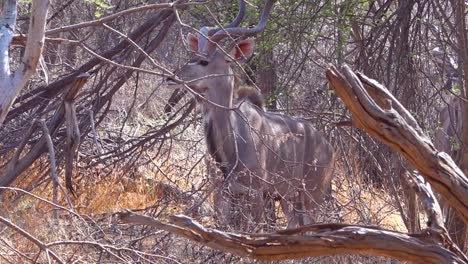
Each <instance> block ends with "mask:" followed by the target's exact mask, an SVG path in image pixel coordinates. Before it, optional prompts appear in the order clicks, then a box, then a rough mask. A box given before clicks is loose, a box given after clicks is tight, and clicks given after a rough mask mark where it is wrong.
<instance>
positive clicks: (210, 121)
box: [202, 76, 235, 176]
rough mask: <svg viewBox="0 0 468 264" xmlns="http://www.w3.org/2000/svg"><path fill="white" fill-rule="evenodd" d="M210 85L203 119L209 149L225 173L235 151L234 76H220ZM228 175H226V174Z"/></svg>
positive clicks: (204, 103)
mask: <svg viewBox="0 0 468 264" xmlns="http://www.w3.org/2000/svg"><path fill="white" fill-rule="evenodd" d="M213 84H215V85H214V86H212V87H209V89H208V91H207V93H206V95H205V99H203V100H204V101H203V103H202V107H203V121H204V126H205V138H206V143H207V147H208V151H209V153H210V154H211V156H212V157H213V158H214V159H215V160H216V162H218V163H219V164H221V165H220V168H221V170H222V171H223V173H224V174H226V173H227V171H228V170H229V167H230V166H231V165H232V164H230V163H231V162H232V161H231V155H229V153H235V138H234V132H233V127H232V125H233V124H232V118H231V117H232V115H233V114H234V113H233V112H234V111H233V110H232V107H233V103H232V97H233V90H234V89H233V88H234V78H233V77H232V76H229V78H222V79H221V78H220V80H217V81H216V82H213ZM225 176H226V175H225Z"/></svg>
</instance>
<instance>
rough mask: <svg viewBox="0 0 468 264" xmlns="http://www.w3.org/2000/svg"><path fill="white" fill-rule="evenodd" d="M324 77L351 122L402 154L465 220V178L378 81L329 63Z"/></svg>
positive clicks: (467, 217) (467, 187)
mask: <svg viewBox="0 0 468 264" xmlns="http://www.w3.org/2000/svg"><path fill="white" fill-rule="evenodd" d="M326 76H327V79H328V80H329V82H330V84H331V86H332V87H333V89H334V90H335V91H336V94H337V95H338V96H339V97H340V98H341V99H342V100H343V102H344V103H345V105H346V106H347V107H348V109H349V110H350V111H351V113H352V115H353V124H354V125H355V126H356V127H358V128H360V129H362V130H364V131H365V132H367V133H369V134H370V135H372V136H373V137H375V138H377V139H379V140H380V141H382V142H383V143H385V144H387V145H388V146H390V147H391V148H392V149H394V150H395V151H397V152H398V153H400V154H402V155H403V156H404V157H405V158H406V159H407V160H408V161H409V162H410V163H411V164H412V165H413V166H414V167H415V168H417V169H418V170H419V172H420V173H421V174H422V175H423V177H424V178H425V179H426V180H427V181H428V182H429V183H430V184H431V185H432V186H433V187H434V189H435V190H436V191H437V192H439V193H440V194H441V195H442V197H444V198H445V199H446V200H447V201H448V203H449V204H450V205H451V206H452V207H453V208H454V209H455V210H457V211H458V212H459V214H460V216H461V217H462V218H463V220H464V221H465V223H468V179H467V178H466V176H465V175H464V174H463V172H462V171H461V170H460V168H458V167H457V165H456V164H455V162H454V161H453V160H452V159H451V158H450V156H449V155H447V154H446V153H444V152H439V151H438V150H437V149H435V147H434V145H433V144H432V142H431V140H430V139H429V138H428V137H427V136H426V135H425V134H424V133H423V131H422V129H421V128H420V127H419V125H418V124H417V122H416V120H415V119H414V118H413V117H412V116H411V114H410V113H409V112H408V110H406V109H405V108H404V107H403V106H402V105H401V104H400V103H399V102H398V101H397V100H396V99H395V98H394V97H393V96H392V95H391V94H390V92H388V90H387V89H386V88H385V87H384V86H383V85H381V84H379V83H378V82H377V81H375V80H372V79H370V78H368V77H366V76H365V75H363V74H357V75H356V74H355V73H354V72H353V71H352V70H351V69H350V68H349V67H348V66H346V65H344V66H343V67H341V68H340V70H338V69H337V68H336V67H334V66H329V67H328V69H327V71H326Z"/></svg>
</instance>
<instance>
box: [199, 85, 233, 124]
mask: <svg viewBox="0 0 468 264" xmlns="http://www.w3.org/2000/svg"><path fill="white" fill-rule="evenodd" d="M233 91H234V77H233V76H225V77H223V78H216V79H215V80H213V81H212V82H211V86H210V87H209V88H208V91H207V92H206V94H205V98H204V99H202V100H203V102H202V106H203V112H204V118H205V117H206V118H214V117H215V116H220V117H223V116H224V118H223V119H226V118H227V116H226V115H227V114H228V113H230V112H232V111H231V110H230V109H232V107H233V103H232V98H233ZM225 121H226V120H225Z"/></svg>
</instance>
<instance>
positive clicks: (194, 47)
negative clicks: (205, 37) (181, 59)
mask: <svg viewBox="0 0 468 264" xmlns="http://www.w3.org/2000/svg"><path fill="white" fill-rule="evenodd" d="M187 43H188V45H189V48H190V51H193V52H197V51H198V38H197V36H196V35H194V34H192V33H188V35H187Z"/></svg>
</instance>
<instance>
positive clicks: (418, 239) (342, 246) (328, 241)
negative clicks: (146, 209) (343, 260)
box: [118, 212, 468, 264]
mask: <svg viewBox="0 0 468 264" xmlns="http://www.w3.org/2000/svg"><path fill="white" fill-rule="evenodd" d="M118 215H119V217H120V219H121V220H122V221H123V222H126V223H132V224H139V225H149V226H152V227H155V228H158V229H162V230H165V231H168V232H171V233H174V234H177V235H180V236H183V237H186V238H189V239H191V240H194V241H196V242H199V243H201V244H204V245H206V246H209V247H211V248H213V249H218V250H221V251H223V252H228V253H232V254H235V255H238V256H241V257H249V258H253V259H256V260H261V261H273V260H285V259H297V258H305V257H314V256H331V255H336V254H368V255H374V256H385V257H392V258H397V259H400V260H406V261H412V262H414V263H425V264H427V263H464V261H467V260H468V259H466V257H464V256H457V255H456V254H454V253H453V252H451V251H449V250H447V249H445V248H444V247H442V246H440V245H437V244H435V243H433V242H432V239H436V237H438V236H439V235H440V234H439V233H437V232H434V231H430V230H427V231H426V232H425V233H424V234H421V235H419V234H418V235H408V234H404V233H400V232H395V231H390V230H384V229H381V228H378V227H370V226H353V225H346V224H319V225H308V226H304V227H299V228H296V229H289V230H283V231H277V232H274V233H269V234H235V233H227V232H222V231H219V230H215V229H211V228H205V227H203V226H202V225H200V224H199V223H197V222H195V221H194V220H192V219H191V218H189V217H187V216H184V215H176V216H172V217H170V219H169V221H168V222H166V223H165V222H162V221H158V220H156V219H154V218H152V217H149V216H143V215H138V214H134V213H132V212H124V213H119V214H118Z"/></svg>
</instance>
